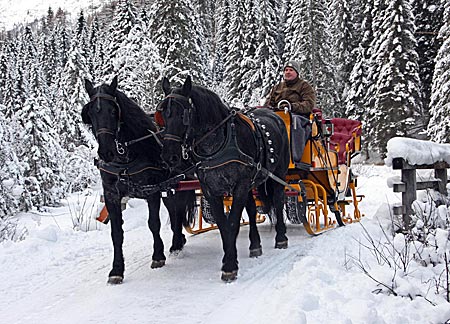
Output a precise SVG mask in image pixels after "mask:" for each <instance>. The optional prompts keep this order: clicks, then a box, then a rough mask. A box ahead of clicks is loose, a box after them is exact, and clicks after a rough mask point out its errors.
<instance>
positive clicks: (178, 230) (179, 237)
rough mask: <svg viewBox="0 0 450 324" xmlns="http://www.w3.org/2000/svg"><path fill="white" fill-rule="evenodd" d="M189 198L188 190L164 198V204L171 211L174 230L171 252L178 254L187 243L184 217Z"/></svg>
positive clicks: (171, 225)
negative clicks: (184, 232) (184, 231)
mask: <svg viewBox="0 0 450 324" xmlns="http://www.w3.org/2000/svg"><path fill="white" fill-rule="evenodd" d="M187 198H188V195H187V192H183V191H180V192H177V193H175V195H173V196H170V197H167V198H164V199H163V202H164V205H165V206H166V208H167V211H168V212H169V217H170V228H171V229H172V232H173V236H172V246H171V247H170V250H169V251H170V253H174V254H177V253H178V252H180V251H181V250H182V249H183V246H184V245H185V244H186V238H185V236H184V234H183V217H184V213H185V212H186V206H187V204H188V201H187Z"/></svg>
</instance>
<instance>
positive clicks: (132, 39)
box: [116, 21, 162, 111]
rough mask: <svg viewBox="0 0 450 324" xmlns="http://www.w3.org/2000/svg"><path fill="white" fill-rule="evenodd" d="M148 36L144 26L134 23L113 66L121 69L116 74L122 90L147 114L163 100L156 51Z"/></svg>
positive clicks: (160, 68) (141, 23) (140, 23)
mask: <svg viewBox="0 0 450 324" xmlns="http://www.w3.org/2000/svg"><path fill="white" fill-rule="evenodd" d="M149 35H150V32H149V30H148V27H147V26H146V25H145V23H144V22H142V21H141V22H139V23H137V24H136V25H135V26H134V27H133V29H132V30H131V31H130V33H129V34H128V38H127V39H126V40H125V42H124V44H123V46H121V47H120V49H119V50H118V52H117V60H118V61H119V62H118V63H116V64H117V65H118V66H121V69H120V70H119V72H118V75H119V76H120V86H121V89H122V90H123V91H125V93H127V95H129V96H130V97H131V98H133V99H134V100H135V101H136V102H138V103H139V105H140V106H142V108H144V109H146V110H148V111H150V110H152V109H155V108H156V105H157V103H158V102H159V100H160V99H161V96H162V91H161V89H160V88H161V87H160V82H159V81H160V79H161V78H162V77H161V73H162V67H161V63H160V60H159V54H158V49H157V48H156V46H155V45H154V44H153V42H152V40H151V39H150V37H149Z"/></svg>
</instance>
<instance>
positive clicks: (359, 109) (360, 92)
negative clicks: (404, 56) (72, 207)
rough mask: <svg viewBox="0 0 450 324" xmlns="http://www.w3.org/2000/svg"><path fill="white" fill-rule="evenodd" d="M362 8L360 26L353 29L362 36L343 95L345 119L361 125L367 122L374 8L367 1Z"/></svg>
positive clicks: (371, 0)
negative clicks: (358, 122)
mask: <svg viewBox="0 0 450 324" xmlns="http://www.w3.org/2000/svg"><path fill="white" fill-rule="evenodd" d="M361 6H362V7H363V9H362V12H361V17H360V18H359V19H358V20H361V26H360V27H359V28H358V25H356V26H355V28H358V30H361V31H362V36H361V39H360V41H359V45H358V46H357V47H356V48H355V51H356V52H355V65H354V66H353V68H352V71H351V73H350V76H349V88H348V90H347V91H346V95H345V107H346V111H345V114H344V115H345V116H346V117H347V118H353V119H358V120H360V121H362V122H363V123H366V121H367V118H366V117H367V114H366V113H365V112H366V111H367V110H368V109H369V105H368V103H367V101H366V96H367V89H368V87H369V84H368V82H369V81H368V71H369V60H370V55H371V52H370V44H371V43H372V41H373V38H374V36H373V29H372V20H373V19H372V13H373V8H374V1H373V0H369V1H367V2H364V3H362V4H361Z"/></svg>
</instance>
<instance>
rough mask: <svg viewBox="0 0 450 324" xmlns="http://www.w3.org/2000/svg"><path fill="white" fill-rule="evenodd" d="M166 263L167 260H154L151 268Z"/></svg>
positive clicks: (160, 266)
mask: <svg viewBox="0 0 450 324" xmlns="http://www.w3.org/2000/svg"><path fill="white" fill-rule="evenodd" d="M165 264H166V260H159V261H157V260H153V261H152V264H151V265H150V268H152V269H157V268H162V267H163V266H164V265H165Z"/></svg>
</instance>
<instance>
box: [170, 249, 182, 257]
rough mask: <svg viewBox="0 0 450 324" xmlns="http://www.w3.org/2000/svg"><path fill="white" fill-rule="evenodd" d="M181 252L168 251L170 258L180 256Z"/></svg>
mask: <svg viewBox="0 0 450 324" xmlns="http://www.w3.org/2000/svg"><path fill="white" fill-rule="evenodd" d="M182 251H183V250H181V249H180V250H173V251H170V256H173V257H177V256H179V255H180V254H181V252H182Z"/></svg>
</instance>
